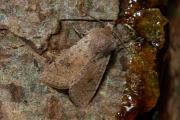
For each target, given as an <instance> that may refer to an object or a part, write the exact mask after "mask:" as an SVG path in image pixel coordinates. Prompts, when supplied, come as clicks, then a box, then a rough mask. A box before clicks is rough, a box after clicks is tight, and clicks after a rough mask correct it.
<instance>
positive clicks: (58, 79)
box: [41, 36, 92, 89]
mask: <svg viewBox="0 0 180 120" xmlns="http://www.w3.org/2000/svg"><path fill="white" fill-rule="evenodd" d="M89 39H91V38H90V37H89V36H86V37H84V38H82V39H81V40H80V41H79V42H77V44H75V45H73V46H72V47H70V48H69V49H68V50H67V51H66V53H64V54H62V55H61V56H59V57H58V58H57V59H56V60H55V61H54V62H52V63H51V64H50V65H49V66H48V67H45V69H44V71H43V73H42V78H41V81H42V82H43V83H45V84H46V85H48V86H51V87H53V88H57V89H68V88H69V86H70V83H71V81H72V79H73V78H74V77H75V76H76V74H77V73H78V72H79V71H80V70H81V69H82V68H83V66H84V65H85V64H86V63H87V62H88V61H89V59H90V58H91V56H92V53H91V51H88V50H87V48H89V45H90V43H91V40H89Z"/></svg>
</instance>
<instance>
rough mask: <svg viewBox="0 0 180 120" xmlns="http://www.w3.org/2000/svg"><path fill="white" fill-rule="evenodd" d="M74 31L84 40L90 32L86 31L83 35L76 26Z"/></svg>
mask: <svg viewBox="0 0 180 120" xmlns="http://www.w3.org/2000/svg"><path fill="white" fill-rule="evenodd" d="M73 29H74V31H75V32H76V34H77V35H78V36H79V37H80V38H83V37H84V36H85V35H87V33H88V31H84V32H83V33H81V32H79V31H78V30H77V29H76V28H75V27H74V26H73Z"/></svg>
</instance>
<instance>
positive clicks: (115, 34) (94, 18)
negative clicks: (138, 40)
mask: <svg viewBox="0 0 180 120" xmlns="http://www.w3.org/2000/svg"><path fill="white" fill-rule="evenodd" d="M79 11H81V12H82V13H84V14H86V15H88V16H90V17H91V18H93V19H95V20H97V21H98V22H100V23H101V24H103V25H104V26H106V24H105V23H103V22H102V21H100V20H98V19H96V18H95V17H93V16H91V15H89V14H87V13H86V12H84V11H83V10H81V9H79ZM112 32H113V33H114V35H115V36H116V37H117V38H118V39H119V40H120V41H121V42H122V44H123V46H124V47H125V48H126V50H127V51H128V53H129V54H130V55H131V52H130V51H129V50H128V48H127V47H126V45H125V44H124V42H123V41H122V40H121V39H120V37H119V36H118V35H117V33H115V32H114V31H112Z"/></svg>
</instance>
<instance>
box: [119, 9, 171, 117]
mask: <svg viewBox="0 0 180 120" xmlns="http://www.w3.org/2000/svg"><path fill="white" fill-rule="evenodd" d="M167 22H168V20H167V19H166V18H165V17H164V16H163V15H162V14H161V12H160V11H159V9H156V8H154V9H144V10H139V11H137V12H135V13H134V14H133V15H132V16H131V17H128V19H126V21H125V19H122V20H121V24H124V25H125V26H127V27H129V33H131V34H132V32H133V34H132V35H131V42H130V44H129V49H130V51H131V53H132V55H131V57H130V58H129V69H128V71H127V73H126V83H125V85H124V91H123V94H124V95H123V97H122V99H121V102H122V103H121V109H120V111H119V112H118V113H117V115H116V118H117V119H119V120H133V119H134V118H135V117H136V116H137V115H139V114H142V113H144V112H147V111H149V110H151V109H152V108H153V107H154V106H155V104H156V102H157V99H158V97H159V95H160V93H159V73H158V71H157V67H158V64H157V63H156V62H155V61H156V60H157V59H158V56H157V54H158V52H159V50H160V49H162V48H163V45H164V42H165V38H164V37H165V32H164V26H165V25H166V24H167Z"/></svg>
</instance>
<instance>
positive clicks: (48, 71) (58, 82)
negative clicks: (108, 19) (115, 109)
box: [42, 13, 116, 107]
mask: <svg viewBox="0 0 180 120" xmlns="http://www.w3.org/2000/svg"><path fill="white" fill-rule="evenodd" d="M85 14H86V13H85ZM112 29H113V26H112V25H110V24H108V25H106V26H104V28H95V29H92V30H90V31H89V32H88V33H87V35H86V36H85V37H83V38H82V39H81V40H79V41H78V42H77V44H75V45H73V46H72V47H70V48H69V49H68V50H67V51H66V52H65V53H64V54H62V55H61V56H59V57H58V58H57V59H56V60H55V61H54V62H52V63H51V64H50V65H49V66H48V67H46V68H45V69H44V71H43V73H42V82H43V83H45V84H46V85H48V86H51V87H53V88H57V89H69V97H70V99H71V100H72V101H73V103H74V104H76V105H77V106H80V107H84V106H87V105H88V104H89V102H90V101H91V99H92V98H93V96H94V94H95V93H96V91H97V88H98V86H99V84H100V81H101V79H102V76H103V74H104V72H105V70H106V67H107V64H108V62H109V59H110V56H111V52H112V51H113V50H114V49H115V48H116V40H115V39H116V38H115V35H116V34H114V32H112Z"/></svg>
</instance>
